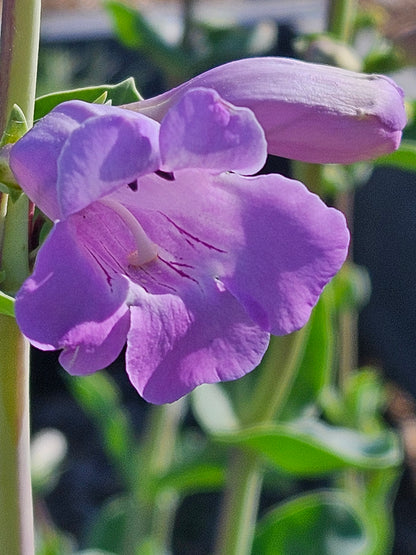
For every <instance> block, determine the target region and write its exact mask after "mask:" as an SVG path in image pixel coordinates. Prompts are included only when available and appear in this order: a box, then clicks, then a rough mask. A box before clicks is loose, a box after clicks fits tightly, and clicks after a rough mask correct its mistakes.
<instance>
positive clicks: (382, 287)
mask: <svg viewBox="0 0 416 555" xmlns="http://www.w3.org/2000/svg"><path fill="white" fill-rule="evenodd" d="M42 6H43V23H42V33H41V50H40V63H39V80H38V94H39V95H44V94H47V93H49V92H53V91H57V90H65V89H70V88H74V87H85V86H90V85H94V84H101V83H119V82H120V81H122V80H124V79H126V78H128V77H130V76H133V77H134V79H135V81H136V85H137V88H138V89H139V91H140V93H141V94H142V95H143V97H145V98H146V97H149V96H153V95H155V94H158V93H160V92H163V91H164V90H166V89H167V88H170V87H172V86H174V85H176V84H178V83H180V82H182V81H184V80H186V79H188V78H189V77H191V76H193V75H195V74H197V73H200V72H201V71H204V70H206V69H208V68H210V67H213V66H215V65H219V64H221V63H224V62H227V61H230V60H232V59H238V58H242V57H247V56H258V55H280V56H290V57H298V58H302V59H306V60H308V61H314V62H320V63H332V64H337V63H338V64H339V65H343V66H345V67H347V68H349V69H353V70H361V69H362V68H363V66H362V62H361V58H360V56H357V55H356V54H362V53H366V57H365V64H364V70H367V71H374V72H383V73H388V74H391V75H392V76H393V77H394V79H395V80H396V81H397V82H398V83H399V84H400V85H401V86H402V87H403V88H404V90H405V93H406V96H407V97H408V98H409V99H415V97H416V69H415V63H416V4H415V2H414V0H403V1H401V0H380V1H378V2H376V1H364V0H363V1H362V2H361V7H362V8H363V9H364V8H365V10H367V11H366V12H363V14H365V13H366V14H367V15H363V16H362V32H360V33H359V34H358V35H357V37H356V42H355V44H354V49H350V48H347V47H345V48H341V47H340V48H339V49H338V48H335V47H334V45H333V44H331V43H329V42H327V41H326V40H325V39H319V40H318V39H317V36H318V35H317V34H319V33H321V32H322V31H324V29H325V25H326V18H327V12H328V9H329V6H328V2H326V1H323V0H321V1H320V0H288V1H286V0H281V1H277V0H230V1H228V2H222V1H221V0H210V1H208V0H205V1H202V0H201V1H198V0H183V1H182V2H180V1H178V0H147V1H146V0H142V1H140V0H137V1H135V2H133V1H131V2H125V3H124V6H126V9H127V16H128V15H129V14H130V16H132V15H131V14H132V13H133V11H134V13H135V14H137V15H135V16H134V29H133V30H132V27H131V26H132V21H133V20H131V21H130V23H126V21H127V20H128V17H127V16H126V13H124V14H123V8H122V7H120V5H118V4H117V3H114V2H108V3H107V4H106V5H105V6H104V5H103V3H102V2H100V1H99V0H43V2H42ZM129 10H131V11H129ZM135 10H138V11H137V12H136V11H135ZM126 17H127V19H126ZM132 17H133V16H132ZM366 17H367V21H366ZM123 18H124V19H123ZM370 20H371V25H370V24H369V21H370ZM178 59H181V60H182V63H181V64H178V63H176V62H175V63H172V60H178ZM268 169H270V170H273V171H278V172H280V173H283V174H285V175H289V176H290V175H291V173H292V168H291V164H290V162H289V161H288V160H284V159H276V158H275V159H272V160H269V161H268ZM363 175H364V177H363V178H362V179H361V180H360V185H359V187H358V188H357V189H356V190H355V192H354V194H352V193H351V194H350V193H348V195H347V196H346V197H345V198H344V200H345V199H346V202H345V204H344V208H345V209H346V211H347V213H348V214H347V215H348V218H349V220H350V222H349V223H350V226H351V228H352V229H353V232H354V242H353V258H354V260H355V262H356V263H358V264H359V265H360V266H363V267H364V268H366V270H367V271H368V275H369V276H370V280H371V295H369V296H368V298H367V301H366V304H365V305H364V306H363V308H362V311H361V312H360V316H359V334H358V339H357V341H358V343H357V345H358V354H359V361H360V364H362V365H367V364H371V365H373V366H376V367H377V368H378V370H379V372H380V374H381V375H382V376H383V377H384V378H385V380H386V381H387V384H388V394H389V398H388V402H387V407H386V414H385V416H386V418H387V419H388V421H389V422H391V423H392V424H393V425H394V426H395V427H396V428H397V429H398V430H399V431H400V433H401V435H402V438H403V441H404V445H405V449H406V465H405V470H404V473H403V476H402V478H401V481H400V485H399V492H398V496H397V498H396V502H395V507H394V514H395V530H396V532H395V543H394V553H395V554H397V555H405V554H409V555H411V554H416V409H415V398H416V341H415V339H416V333H415V332H416V288H415V275H416V256H415V245H416V211H415V206H416V182H415V175H416V174H415V173H414V172H412V171H404V170H403V169H397V168H394V167H387V166H380V167H376V169H374V171H372V172H368V173H365V172H364V174H363ZM33 359H34V370H33V373H32V427H33V432H34V434H36V432H38V431H40V430H43V429H45V428H53V429H56V430H59V431H60V432H61V433H62V434H63V436H64V440H65V441H64V449H63V452H64V453H65V460H64V464H63V466H62V468H61V470H60V472H59V474H58V475H57V477H56V480H54V481H53V482H51V483H48V484H49V485H48V487H47V488H46V490H43V492H42V496H41V499H40V498H39V503H38V508H37V514H38V518H40V519H42V518H43V517H44V518H45V522H46V521H47V520H48V518H49V516H48V515H52V519H53V521H54V522H55V524H56V525H57V526H58V528H59V529H61V530H63V531H64V532H66V533H68V534H70V535H73V536H74V537H75V538H77V540H78V542H80V544H81V545H82V544H83V542H84V543H88V539H87V537H86V535H87V530H88V527H89V524H90V523H91V522H92V521H93V519H94V516H95V515H96V513H97V511H98V510H99V507H100V506H101V505H102V504H103V502H104V501H106V500H108V499H109V498H111V496H113V495H115V494H116V493H117V492H118V491H119V490H120V488H121V484H120V482H119V481H118V478H117V473H116V472H114V469H113V467H112V464H111V462H110V460H109V458H108V457H107V455H106V453H105V451H104V449H103V447H102V445H101V443H100V441H99V434H98V433H97V429H96V426H95V424H94V423H93V421H92V420H91V419H90V418H89V416H88V415H87V413H86V412H85V411H84V410H83V409H82V408H80V406H79V403H78V402H77V400H76V399H75V398H74V396H73V395H71V394H70V392H69V391H68V381H67V380H66V379H65V377H64V376H63V372H62V371H61V370H60V368H59V364H58V363H57V357H56V356H55V355H54V354H48V353H40V352H37V351H34V352H33ZM111 374H112V376H113V377H114V378H115V380H116V382H117V384H118V386H119V387H120V390H121V392H122V397H123V403H124V405H125V406H126V407H127V408H128V410H129V413H130V415H131V417H132V422H133V424H134V427H135V429H136V431H137V433H139V432H140V431H141V429H142V426H143V419H144V416H145V412H146V404H145V403H144V402H143V401H142V400H141V399H140V398H139V396H138V395H137V394H136V392H135V391H134V390H133V389H132V388H131V386H130V385H129V384H128V382H127V378H126V377H125V375H124V371H123V365H122V362H120V363H115V364H114V367H113V368H112V369H111ZM187 418H188V420H187V423H186V424H187V426H188V428H189V429H190V430H193V429H194V428H196V427H197V425H196V423H195V422H194V421H193V419H192V417H191V416H188V417H187ZM45 449H46V447H45ZM41 451H42V449H41ZM285 487H286V490H287V491H290V487H291V486H288V485H287V484H286V486H285ZM305 487H308V485H307V484H305ZM283 490H284V488H283ZM287 491H286V493H287ZM284 493H285V491H284ZM217 503H218V494H217V493H213V492H207V493H204V494H196V495H191V496H188V497H187V498H186V500H185V501H184V503H183V504H182V505H181V506H180V508H179V511H178V515H177V530H176V532H175V537H174V553H178V554H196V553H198V554H201V555H203V554H205V553H207V554H208V553H209V552H210V549H211V547H212V546H211V541H212V538H211V537H210V529H212V528H213V527H214V525H215V520H216V517H217ZM262 503H263V504H264V505H267V504H268V499H267V494H266V496H265V499H264V500H263V502H262ZM42 515H43V517H42ZM191 519H192V520H191ZM207 523H211V524H210V525H207Z"/></svg>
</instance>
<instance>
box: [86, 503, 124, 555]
mask: <svg viewBox="0 0 416 555" xmlns="http://www.w3.org/2000/svg"><path fill="white" fill-rule="evenodd" d="M128 509H129V502H128V500H127V499H126V498H125V497H116V498H113V499H111V500H110V501H108V502H107V503H106V504H105V505H103V506H102V508H101V510H100V512H99V513H98V516H97V517H96V518H95V519H94V521H93V522H92V524H91V525H90V528H89V530H88V532H87V542H86V543H87V545H91V546H94V548H95V549H96V550H98V551H99V550H104V552H105V553H122V548H123V539H124V534H125V527H126V521H127V514H128Z"/></svg>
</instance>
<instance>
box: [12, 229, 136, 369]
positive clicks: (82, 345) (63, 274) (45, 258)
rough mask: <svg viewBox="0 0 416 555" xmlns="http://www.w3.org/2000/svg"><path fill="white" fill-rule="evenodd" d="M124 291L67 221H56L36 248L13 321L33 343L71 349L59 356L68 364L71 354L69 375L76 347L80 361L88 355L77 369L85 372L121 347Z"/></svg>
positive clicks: (122, 283)
mask: <svg viewBox="0 0 416 555" xmlns="http://www.w3.org/2000/svg"><path fill="white" fill-rule="evenodd" d="M127 294H128V283H127V280H125V279H124V278H123V277H122V276H118V277H116V278H114V279H110V278H109V276H108V275H107V274H106V273H105V272H104V271H103V269H102V268H101V267H100V266H99V265H98V264H97V262H96V260H95V259H94V257H93V256H92V255H91V253H90V252H89V251H88V248H86V246H85V245H83V244H82V240H81V241H80V238H79V237H78V236H77V230H76V226H75V225H74V222H72V221H71V219H69V220H67V221H65V222H58V223H57V224H55V227H54V229H53V230H52V232H51V233H50V235H49V237H48V238H47V240H46V242H45V244H44V245H43V247H42V249H41V250H40V251H39V255H38V257H37V261H36V265H35V269H34V272H33V274H32V275H31V277H29V278H28V279H27V280H26V281H25V283H24V284H23V287H22V288H21V289H20V291H19V293H18V295H17V297H16V319H17V322H18V324H19V327H20V328H21V330H22V332H23V333H24V334H25V335H26V336H27V337H28V338H29V339H30V341H31V342H32V344H34V345H35V346H37V347H39V348H41V349H44V350H51V349H64V353H65V350H68V351H69V352H70V353H72V355H68V356H67V355H66V354H64V355H63V360H66V361H67V362H68V364H69V360H70V358H71V357H72V363H71V365H70V367H68V366H67V369H68V370H69V371H71V370H72V373H77V368H76V364H75V362H76V357H74V353H75V351H78V355H79V358H80V359H82V358H83V357H84V358H85V356H86V355H85V354H86V353H87V354H88V356H89V359H90V366H89V367H88V369H86V370H85V368H79V369H78V371H79V372H81V373H82V372H84V371H85V372H87V373H89V372H90V371H93V370H98V369H100V368H102V367H103V366H102V364H103V363H104V366H105V365H107V364H109V363H110V362H112V361H113V360H114V359H115V358H116V357H117V355H118V354H119V352H120V351H121V349H122V348H123V346H124V343H125V340H126V333H127V328H126V322H127V321H128V320H127V321H126V319H125V315H126V314H127V312H128V309H127V307H126V305H125V299H126V297H127ZM121 320H123V321H124V323H122V324H120V321H121ZM127 327H128V326H127ZM123 330H124V336H123ZM109 338H110V339H111V341H110V342H109ZM101 348H103V352H102V353H100V349H101ZM104 351H105V352H104ZM81 355H82V356H81ZM94 360H95V362H94Z"/></svg>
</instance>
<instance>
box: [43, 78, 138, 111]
mask: <svg viewBox="0 0 416 555" xmlns="http://www.w3.org/2000/svg"><path fill="white" fill-rule="evenodd" d="M104 94H106V95H107V96H106V101H108V100H111V102H112V104H113V105H114V106H119V105H121V104H128V103H130V102H137V101H138V100H142V97H141V96H140V93H139V92H138V91H137V89H136V85H135V83H134V79H133V78H132V77H129V78H128V79H125V80H124V81H121V83H118V84H117V85H100V86H97V87H85V88H81V89H73V90H70V91H60V92H56V93H50V94H46V95H44V96H40V97H39V98H37V99H36V103H35V120H38V119H40V118H43V117H44V116H46V114H48V113H49V112H50V111H51V110H52V109H53V108H55V106H57V105H58V104H60V103H61V102H66V101H67V100H84V101H85V102H102V99H103V95H104Z"/></svg>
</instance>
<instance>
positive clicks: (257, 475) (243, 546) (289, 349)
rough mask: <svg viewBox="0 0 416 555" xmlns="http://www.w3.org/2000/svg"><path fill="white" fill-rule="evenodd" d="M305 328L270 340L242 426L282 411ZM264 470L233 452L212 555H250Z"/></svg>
mask: <svg viewBox="0 0 416 555" xmlns="http://www.w3.org/2000/svg"><path fill="white" fill-rule="evenodd" d="M307 334H308V328H303V329H302V330H301V331H298V332H296V333H293V334H291V335H287V336H284V337H272V338H271V341H270V346H269V349H268V350H267V353H266V355H265V357H264V360H263V363H262V365H261V367H260V368H258V369H257V370H256V371H258V372H260V375H259V380H258V383H257V385H256V389H255V390H254V392H253V396H252V398H251V399H249V400H247V406H248V410H247V413H246V415H245V417H244V416H243V423H242V424H243V425H246V426H250V425H255V424H265V423H267V422H270V421H272V420H273V419H274V418H275V417H276V416H277V415H278V414H279V413H280V411H281V410H282V408H283V407H284V405H285V402H286V400H287V398H288V395H289V393H290V390H291V387H292V385H293V382H294V379H295V377H296V375H297V372H298V369H299V364H300V361H301V358H302V354H303V351H304V346H305V343H306V339H307ZM262 480H263V469H262V465H261V462H260V460H259V458H258V457H257V456H256V455H251V454H248V453H247V452H244V451H241V450H239V449H234V450H233V452H232V455H231V458H230V463H229V465H228V473H227V484H226V490H225V496H224V503H223V507H222V512H221V515H220V526H219V531H218V537H217V545H216V548H215V552H214V553H215V555H249V554H250V552H251V545H252V543H253V537H254V531H255V523H256V518H257V511H258V503H259V498H260V491H261V484H262Z"/></svg>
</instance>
